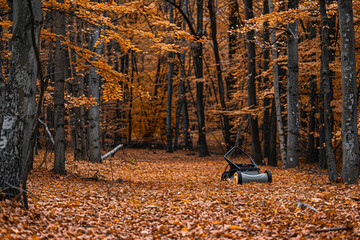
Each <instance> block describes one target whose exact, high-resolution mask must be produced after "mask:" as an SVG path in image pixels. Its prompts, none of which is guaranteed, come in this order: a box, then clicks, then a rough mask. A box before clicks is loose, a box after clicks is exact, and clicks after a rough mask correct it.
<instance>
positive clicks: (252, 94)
mask: <svg viewBox="0 0 360 240" xmlns="http://www.w3.org/2000/svg"><path fill="white" fill-rule="evenodd" d="M253 17H254V13H253V1H252V0H245V19H246V20H249V19H251V18H253ZM247 54H248V56H247V58H248V76H247V77H248V106H249V107H250V108H251V109H253V108H255V107H256V105H257V103H256V87H255V76H256V69H255V57H256V56H255V43H254V31H248V32H247ZM249 122H250V132H251V146H252V155H253V158H254V161H255V162H256V163H257V164H261V163H263V157H262V152H261V145H260V139H259V127H258V122H257V117H253V116H251V115H250V117H249Z"/></svg>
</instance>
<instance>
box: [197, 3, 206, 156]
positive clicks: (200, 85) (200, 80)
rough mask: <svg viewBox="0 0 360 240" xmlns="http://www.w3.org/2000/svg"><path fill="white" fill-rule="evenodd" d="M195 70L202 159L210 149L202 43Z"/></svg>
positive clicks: (199, 11)
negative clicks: (206, 123)
mask: <svg viewBox="0 0 360 240" xmlns="http://www.w3.org/2000/svg"><path fill="white" fill-rule="evenodd" d="M203 5H204V2H203V0H197V28H196V35H197V37H199V38H201V37H202V36H203V8H204V6H203ZM194 45H195V46H194V54H193V59H194V68H195V77H196V110H197V120H198V133H199V139H198V145H199V155H200V156H201V157H204V156H208V155H210V154H209V149H208V147H207V143H206V129H205V113H204V112H205V110H204V72H203V45H202V42H198V43H195V44H194Z"/></svg>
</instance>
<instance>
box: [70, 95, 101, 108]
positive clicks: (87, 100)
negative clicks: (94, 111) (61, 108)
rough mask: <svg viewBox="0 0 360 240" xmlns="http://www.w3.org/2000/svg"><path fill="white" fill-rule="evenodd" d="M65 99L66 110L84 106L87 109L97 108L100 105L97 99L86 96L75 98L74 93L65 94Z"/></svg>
mask: <svg viewBox="0 0 360 240" xmlns="http://www.w3.org/2000/svg"><path fill="white" fill-rule="evenodd" d="M64 98H65V101H66V103H65V107H66V108H75V107H80V106H84V107H85V108H89V107H93V106H97V105H98V103H97V102H96V99H95V98H93V97H86V96H85V95H82V96H79V97H75V96H73V94H72V93H70V94H64Z"/></svg>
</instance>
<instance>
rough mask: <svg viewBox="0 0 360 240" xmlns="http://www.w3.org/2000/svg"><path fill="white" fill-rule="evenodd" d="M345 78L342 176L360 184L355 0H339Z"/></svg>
mask: <svg viewBox="0 0 360 240" xmlns="http://www.w3.org/2000/svg"><path fill="white" fill-rule="evenodd" d="M339 21H340V36H341V77H342V121H341V133H342V142H343V144H342V147H343V168H342V173H341V175H342V178H343V179H344V181H345V182H347V183H353V184H355V183H357V180H358V178H359V138H358V129H357V115H358V114H357V101H358V99H357V92H356V90H357V89H356V59H355V33H354V17H353V8H352V0H339Z"/></svg>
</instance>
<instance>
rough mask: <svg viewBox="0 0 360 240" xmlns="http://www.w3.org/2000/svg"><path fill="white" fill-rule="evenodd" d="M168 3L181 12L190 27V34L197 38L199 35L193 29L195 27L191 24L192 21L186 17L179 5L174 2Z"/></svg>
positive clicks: (169, 1) (168, 0)
mask: <svg viewBox="0 0 360 240" xmlns="http://www.w3.org/2000/svg"><path fill="white" fill-rule="evenodd" d="M165 1H166V2H168V3H170V4H171V5H173V6H174V7H175V8H176V9H177V10H178V11H179V12H180V14H181V15H182V16H183V18H184V20H185V22H186V23H187V25H188V26H189V29H190V32H191V34H192V35H194V36H197V33H196V31H195V29H194V27H193V25H192V24H191V21H190V19H189V18H188V16H187V15H186V13H185V12H184V11H183V10H182V9H181V7H180V6H179V5H177V4H175V3H174V2H173V1H171V0H165Z"/></svg>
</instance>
